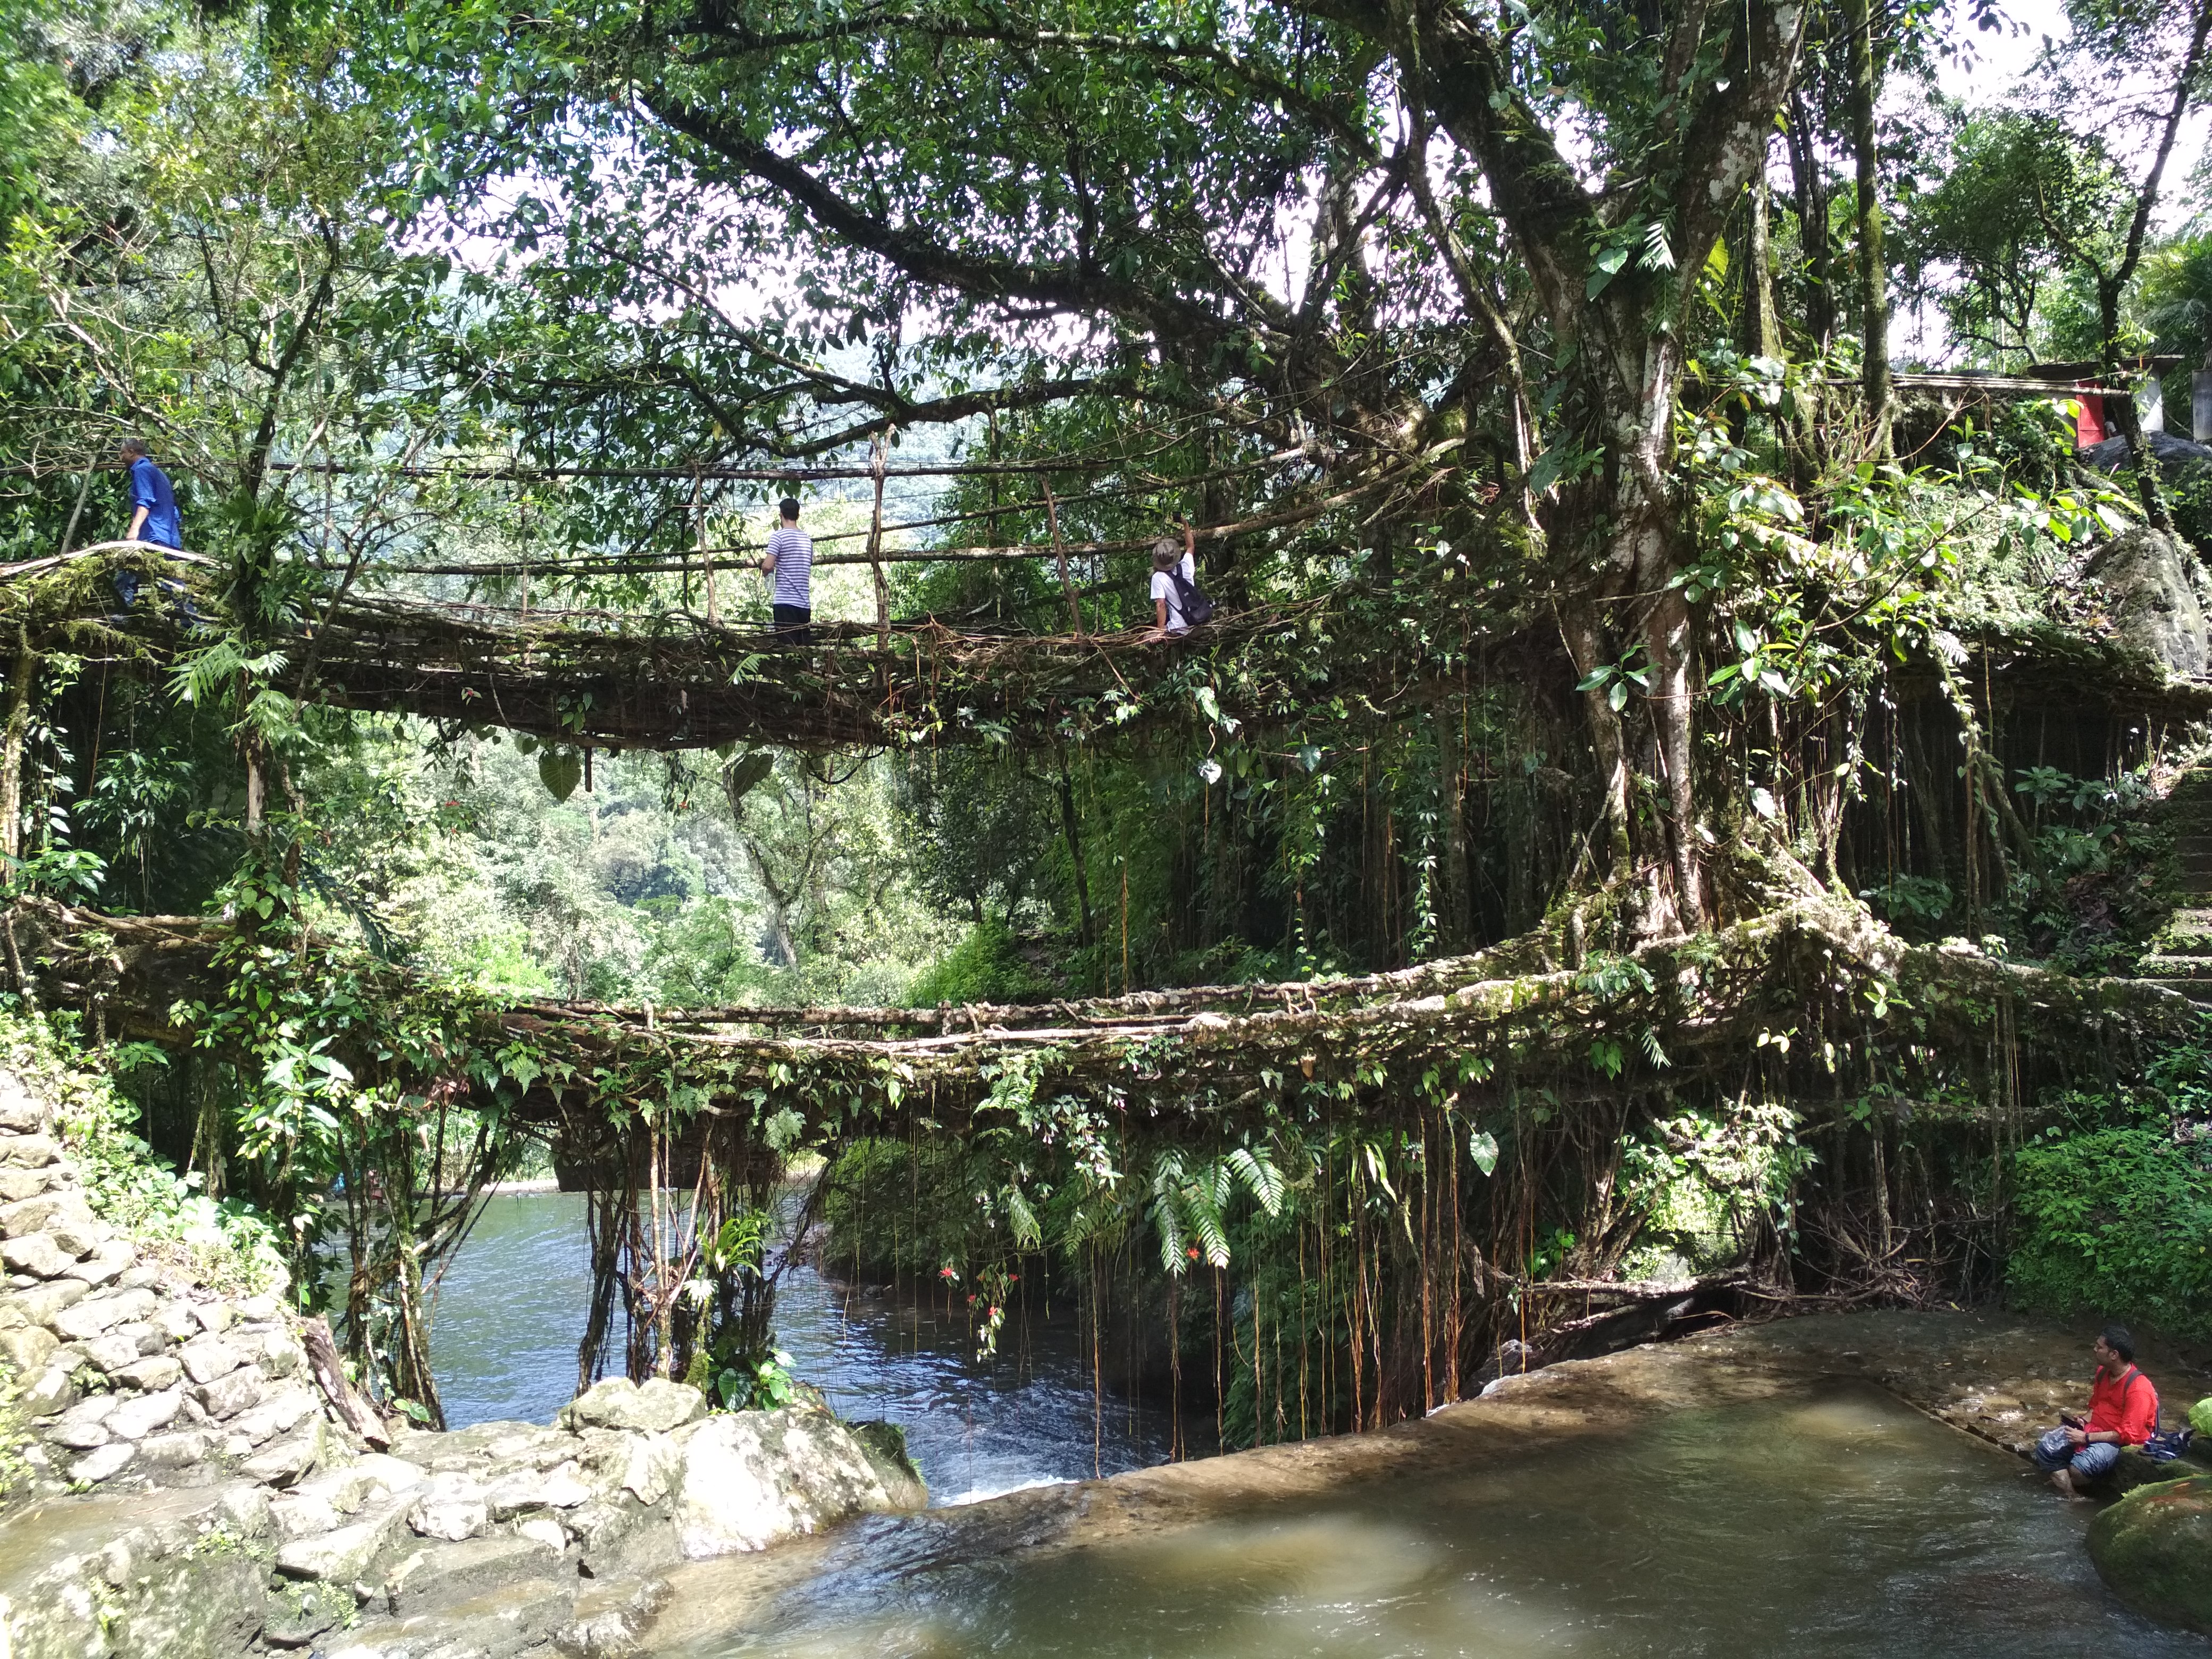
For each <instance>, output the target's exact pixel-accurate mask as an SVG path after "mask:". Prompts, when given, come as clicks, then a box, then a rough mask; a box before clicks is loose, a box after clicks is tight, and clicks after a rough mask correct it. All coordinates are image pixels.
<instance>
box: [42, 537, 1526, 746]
mask: <svg viewBox="0 0 2212 1659" xmlns="http://www.w3.org/2000/svg"><path fill="white" fill-rule="evenodd" d="M118 569H128V570H133V571H137V572H138V573H140V574H143V575H146V576H148V577H155V576H166V577H167V578H169V579H171V580H177V579H179V578H182V579H183V580H184V581H185V585H186V586H187V587H188V588H189V590H190V593H191V606H192V608H193V609H194V610H195V611H197V612H198V613H199V616H200V617H202V618H204V619H205V620H206V621H208V622H212V623H223V622H225V621H226V620H227V619H228V610H227V608H226V606H225V605H224V602H223V599H222V595H221V593H220V592H218V591H217V588H216V584H215V583H214V582H213V581H212V580H210V573H211V572H212V570H213V566H212V564H211V562H209V561H206V560H204V559H198V558H197V556H191V557H188V558H187V559H186V560H185V562H183V563H181V564H175V563H170V562H165V561H164V560H163V559H162V557H161V555H160V553H159V551H158V550H154V549H149V548H146V547H143V546H137V545H135V544H103V545H100V546H97V547H92V548H87V549H83V550H81V551H80V552H78V553H76V554H73V555H71V556H70V557H69V558H67V559H65V560H64V559H41V560H34V561H32V562H28V563H27V564H23V565H19V566H15V567H9V568H0V617H9V619H10V620H15V621H18V622H20V623H21V627H22V629H23V637H24V639H25V640H26V641H27V642H28V644H29V646H30V647H31V649H32V650H33V652H34V653H47V652H65V653H70V654H72V655H76V656H79V657H82V658H84V659H87V660H90V661H113V662H117V663H120V664H125V665H131V664H137V665H143V666H145V667H147V668H152V667H155V666H158V665H165V664H170V663H173V662H174V661H175V660H176V659H178V657H179V655H180V654H181V653H185V652H186V651H189V650H191V649H192V648H194V647H195V646H196V645H197V643H198V642H199V640H198V636H197V634H196V632H195V624H194V623H193V621H192V618H191V616H190V615H189V614H187V613H186V611H185V609H184V606H183V605H182V604H180V603H179V602H177V601H174V600H171V599H163V598H161V597H159V596H154V597H149V598H147V599H142V600H141V602H140V605H139V606H138V608H137V610H136V611H133V612H132V613H131V614H130V615H129V616H127V617H115V616H112V615H111V614H109V613H110V612H111V611H112V608H113V605H114V595H113V592H112V590H111V588H110V586H109V581H108V578H109V577H110V575H111V574H112V573H113V572H114V571H116V570H118ZM548 574H553V573H552V572H549V573H548ZM1341 625H1342V619H1341V618H1340V617H1338V616H1337V615H1336V614H1335V613H1334V610H1333V608H1332V607H1331V605H1329V604H1328V602H1327V601H1324V600H1310V601H1304V602H1300V603H1297V604H1290V605H1269V606H1261V607H1257V608H1255V609H1252V610H1249V611H1242V612H1236V613H1226V612H1225V613H1222V614H1221V615H1219V616H1218V617H1217V618H1216V619H1215V620H1214V621H1212V622H1211V623H1207V624H1206V627H1205V628H1204V629H1201V630H1199V631H1198V632H1197V633H1195V634H1194V635H1191V636H1190V637H1188V638H1187V639H1186V638H1179V639H1176V640H1172V641H1156V640H1153V639H1152V638H1150V637H1149V635H1147V634H1146V632H1144V631H1141V630H1129V631H1123V632H1118V633H1113V634H1088V633H1085V634H1072V635H975V634H963V633H958V632H956V631H955V630H953V629H949V628H947V627H945V626H943V625H942V624H940V623H938V622H936V621H935V620H933V619H928V618H925V619H922V620H921V621H896V620H890V619H888V618H886V620H885V621H884V622H883V623H880V624H878V625H870V624H867V623H817V625H816V626H815V627H814V629H813V630H812V631H813V635H814V643H813V644H812V645H811V646H809V647H795V646H793V645H792V644H790V643H789V642H787V641H780V640H778V639H777V638H776V637H775V635H772V634H769V633H763V632H762V631H760V630H759V629H758V627H757V625H746V626H731V625H727V624H724V623H720V622H717V621H714V620H712V619H710V618H708V617H703V616H700V615H698V614H696V613H695V612H693V611H688V610H677V609H671V610H668V611H660V612H658V613H653V614H623V613H616V612H611V611H572V610H548V609H545V608H543V607H540V608H539V609H537V610H534V611H533V610H531V609H529V608H527V607H526V606H524V607H513V608H510V607H504V606H495V605H462V604H445V603H439V602H435V601H431V600H427V599H411V598H404V597H400V596H397V595H392V594H377V593H363V592H356V591H353V590H350V589H346V588H340V589H339V590H337V592H335V593H334V594H332V595H330V596H327V597H326V598H325V599H319V600H318V601H316V602H315V606H314V608H313V611H312V612H311V613H310V614H308V615H307V616H305V617H303V618H302V619H301V622H300V623H299V624H298V625H297V626H296V627H295V628H292V629H289V630H280V631H279V632H278V633H277V634H276V635H275V636H273V637H269V638H264V639H262V640H260V641H258V648H260V649H263V650H278V651H282V652H283V653H284V655H285V659H286V660H285V665H284V667H283V670H282V671H280V672H279V673H278V675H277V677H276V681H275V682H274V684H276V688H277V689H278V690H283V691H284V692H286V693H287V694H288V695H289V696H293V697H295V698H297V699H300V700H301V701H307V702H320V703H325V704H327V705H330V706H331V707H334V708H351V709H358V710H362V711H363V712H367V713H373V714H410V715H416V716H420V717H421V718H422V719H425V720H435V721H439V722H441V723H443V724H445V725H447V726H460V727H466V726H478V727H500V728H504V729H506V730H508V731H513V732H525V733H528V734H530V735H532V736H534V737H536V738H539V739H540V740H542V741H544V742H546V743H554V744H582V745H592V746H600V747H607V748H611V749H635V748H645V749H653V750H674V749H715V748H720V747H722V746H724V745H726V744H732V743H744V742H749V743H763V744H775V745H779V746H782V747H787V748H793V749H800V750H845V749H855V748H867V747H880V746H884V745H888V744H894V743H918V742H925V741H927V742H951V743H959V742H981V741H990V742H993V743H1011V744H1017V745H1032V744H1053V743H1057V742H1060V741H1064V740H1065V738H1066V737H1068V736H1069V735H1073V734H1080V733H1083V732H1087V731H1091V730H1100V731H1112V730H1121V729H1125V728H1128V727H1131V726H1142V725H1144V724H1146V723H1148V722H1158V721H1161V720H1173V721H1174V722H1176V723H1177V724H1182V723H1187V722H1188V720H1189V719H1190V718H1191V697H1192V695H1193V693H1194V691H1195V690H1196V689H1197V688H1199V687H1200V686H1205V687H1207V688H1208V689H1209V690H1211V691H1212V693H1213V695H1214V696H1215V697H1216V698H1217V703H1216V707H1217V708H1219V709H1220V710H1221V711H1222V712H1223V713H1224V714H1231V715H1233V716H1234V717H1235V718H1237V720H1241V721H1243V723H1245V724H1246V725H1248V726H1255V727H1261V726H1269V725H1273V724H1279V723H1280V722H1281V721H1282V720H1284V719H1285V718H1286V717H1289V718H1295V717H1296V716H1297V714H1299V713H1300V712H1302V711H1304V710H1306V709H1308V708H1312V707H1314V706H1315V705H1316V703H1325V702H1329V701H1330V700H1332V699H1334V698H1337V697H1340V696H1342V697H1349V698H1352V699H1353V700H1354V701H1355V702H1364V704H1365V705H1366V706H1368V707H1371V708H1375V709H1376V710H1377V711H1378V712H1383V713H1387V712H1388V711H1389V710H1390V709H1391V708H1393V707H1394V706H1395V705H1397V704H1401V703H1404V704H1407V705H1409V706H1416V707H1418V706H1425V704H1426V703H1427V702H1430V701H1432V700H1433V699H1434V698H1435V697H1437V696H1442V695H1443V694H1444V693H1445V691H1446V690H1448V689H1449V684H1452V682H1451V680H1450V678H1449V676H1448V675H1447V674H1446V673H1445V671H1444V670H1443V668H1442V667H1440V666H1439V665H1436V664H1434V663H1430V662H1427V661H1425V659H1414V658H1403V657H1401V655H1399V654H1396V653H1390V652H1387V651H1386V652H1385V653H1383V654H1381V655H1379V656H1376V655H1371V654H1370V653H1364V652H1359V651H1355V652H1353V653H1352V665H1351V666H1350V667H1349V668H1348V669H1347V668H1345V667H1343V666H1342V665H1338V664H1337V663H1336V662H1335V660H1334V653H1331V652H1330V651H1328V650H1327V649H1324V648H1322V647H1326V646H1328V644H1329V643H1330V642H1331V641H1332V640H1333V639H1334V637H1335V635H1336V634H1337V633H1338V632H1339V631H1340V628H1341ZM1477 645H1478V646H1479V645H1480V641H1477ZM1492 648H1493V649H1497V648H1502V647H1492ZM1225 660H1226V661H1228V662H1230V663H1232V664H1233V665H1235V667H1236V668H1237V671H1236V672H1234V673H1229V674H1224V673H1220V672H1217V671H1216V665H1218V664H1219V663H1222V662H1223V661H1225Z"/></svg>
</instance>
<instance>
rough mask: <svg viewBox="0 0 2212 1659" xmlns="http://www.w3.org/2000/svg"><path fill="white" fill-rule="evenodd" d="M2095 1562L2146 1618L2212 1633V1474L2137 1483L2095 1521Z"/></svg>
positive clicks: (2091, 1532)
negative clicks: (2153, 1483) (2146, 1483)
mask: <svg viewBox="0 0 2212 1659" xmlns="http://www.w3.org/2000/svg"><path fill="white" fill-rule="evenodd" d="M2089 1559H2091V1560H2093V1561H2094V1562H2095V1563H2096V1564H2097V1571H2098V1574H2099V1575H2100V1577H2102V1578H2103V1579H2104V1581H2105V1583H2106V1585H2107V1586H2109V1587H2110V1588H2111V1589H2112V1594H2113V1595H2117V1596H2118V1597H2119V1598H2120V1600H2121V1601H2124V1602H2126V1603H2127V1604H2128V1606H2130V1607H2132V1608H2134V1609H2135V1610H2136V1612H2137V1613H2142V1615H2143V1616H2144V1617H2145V1618H2147V1619H2155V1620H2160V1622H2162V1623H2165V1624H2169V1625H2181V1626H2186V1627H2187V1628H2189V1629H2191V1630H2197V1631H2203V1632H2208V1633H2212V1475H2203V1474H2192V1475H2186V1476H2184V1477H2183V1478H2182V1479H2181V1480H2164V1481H2160V1482H2159V1483H2157V1484H2156V1485H2154V1486H2138V1487H2136V1489H2135V1490H2134V1491H2133V1492H2130V1493H2129V1494H2128V1495H2127V1496H2126V1497H2125V1498H2122V1499H2121V1500H2120V1501H2119V1502H2118V1503H2117V1504H2113V1505H2112V1507H2111V1508H2110V1509H2108V1510H2106V1511H2105V1512H2104V1513H2103V1514H2101V1515H2100V1516H2098V1517H2097V1518H2096V1519H2095V1520H2094V1521H2093V1522H2091V1523H2090V1526H2089Z"/></svg>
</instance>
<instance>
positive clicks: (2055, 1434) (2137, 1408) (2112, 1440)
mask: <svg viewBox="0 0 2212 1659" xmlns="http://www.w3.org/2000/svg"><path fill="white" fill-rule="evenodd" d="M2090 1352H2092V1353H2093V1354H2095V1355H2096V1356H2097V1374H2096V1376H2094V1377H2093V1378H2091V1379H2090V1383H2089V1420H2088V1421H2087V1422H2086V1423H2084V1422H2083V1421H2082V1420H2081V1419H2080V1418H2078V1417H2075V1415H2073V1413H2070V1412H2061V1413H2059V1414H2058V1419H2059V1421H2060V1422H2061V1423H2063V1424H2064V1425H2065V1426H2064V1427H2063V1428H2057V1429H2052V1430H2051V1431H2049V1432H2048V1433H2046V1434H2045V1435H2044V1437H2042V1439H2040V1440H2039V1441H2038V1442H2037V1443H2036V1446H2035V1454H2034V1455H2035V1467H2036V1468H2039V1469H2041V1470H2042V1471H2043V1472H2044V1473H2045V1474H2048V1475H2049V1476H2050V1477H2051V1485H2052V1486H2056V1487H2057V1488H2058V1490H2059V1491H2061V1492H2064V1493H2065V1494H2066V1495H2067V1496H2068V1497H2069V1498H2087V1496H2088V1495H2089V1494H2088V1493H2087V1492H2083V1491H2082V1490H2081V1486H2082V1485H2083V1484H2085V1483H2087V1482H2088V1481H2091V1480H2102V1479H2103V1478H2104V1477H2105V1476H2106V1475H2108V1474H2111V1473H2112V1467H2113V1465H2115V1464H2116V1463H2118V1462H2119V1461H2120V1448H2121V1447H2123V1446H2140V1445H2142V1443H2143V1442H2144V1441H2146V1440H2148V1439H2149V1438H2150V1437H2151V1436H2152V1435H2153V1434H2154V1433H2155V1432H2156V1431H2157V1429H2158V1390H2157V1389H2154V1388H2153V1387H2152V1386H2151V1381H2150V1378H2148V1377H2147V1376H2144V1375H2143V1374H2142V1372H2141V1371H2139V1370H2136V1348H2135V1341H2134V1340H2133V1339H2132V1338H2131V1337H2130V1336H2129V1334H2128V1331H2127V1327H2126V1326H2124V1325H2107V1326H2106V1327H2105V1329H2104V1332H2103V1334H2101V1335H2100V1336H2099V1337H2098V1338H2097V1340H2096V1344H2095V1346H2093V1347H2092V1348H2091V1349H2090Z"/></svg>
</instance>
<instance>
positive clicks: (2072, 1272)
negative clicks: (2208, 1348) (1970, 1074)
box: [2007, 1118, 2212, 1341]
mask: <svg viewBox="0 0 2212 1659" xmlns="http://www.w3.org/2000/svg"><path fill="white" fill-rule="evenodd" d="M2208 1153H2212V1145H2208V1143H2207V1142H2206V1141H2205V1140H2203V1139H2200V1138H2199V1137H2198V1135H2197V1133H2196V1126H2195V1125H2194V1124H2192V1123H2191V1121H2189V1120H2188V1119H2185V1118H2178V1119H2175V1120H2172V1121H2156V1120H2152V1121H2148V1122H2145V1123H2141V1124H2137V1125H2134V1126H2130V1127H2112V1128H2100V1129H2090V1130H2086V1131H2083V1132H2081V1133H2074V1134H2059V1133H2057V1132H2055V1131H2054V1132H2052V1133H2051V1136H2050V1137H2049V1138H2047V1139H2042V1140H2038V1141H2034V1142H2031V1143H2030V1144H2029V1145H2027V1146H2023V1147H2022V1148H2021V1150H2020V1152H2019V1154H2018V1155H2017V1157H2016V1158H2015V1161H2014V1168H2015V1175H2016V1179H2017V1194H2016V1197H2015V1210H2016V1217H2017V1230H2016V1232H2015V1242H2014V1248H2013V1253H2012V1258H2011V1261H2009V1263H2008V1267H2007V1278H2008V1285H2009V1288H2010V1291H2011V1294H2012V1297H2013V1299H2014V1300H2015V1302H2016V1303H2018V1304H2020V1305H2021V1306H2022V1307H2026V1308H2031V1309H2036V1310H2041V1311H2044V1312H2047V1313H2053V1314H2075V1313H2082V1312H2088V1313H2094V1314H2098V1315H2102V1316H2111V1317H2114V1318H2121V1319H2129V1320H2134V1321H2139V1322H2143V1323H2146V1324H2148V1325H2152V1326H2154V1327H2156V1328H2158V1329H2159V1330H2160V1331H2162V1332H2164V1333H2165V1334H2166V1335H2168V1336H2172V1337H2179V1338H2183V1339H2185V1340H2200V1341H2201V1340H2205V1339H2207V1338H2212V1168H2208Z"/></svg>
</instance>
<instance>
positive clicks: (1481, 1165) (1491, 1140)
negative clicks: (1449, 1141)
mask: <svg viewBox="0 0 2212 1659" xmlns="http://www.w3.org/2000/svg"><path fill="white" fill-rule="evenodd" d="M1467 1155H1468V1157H1469V1158H1473V1159H1474V1167H1475V1168H1476V1169H1478V1170H1481V1171H1482V1172H1483V1174H1485V1175H1492V1174H1495V1173H1496V1172H1497V1169H1498V1137H1497V1136H1496V1135H1494V1134H1492V1133H1490V1131H1489V1130H1487V1129H1477V1130H1476V1131H1475V1132H1474V1133H1473V1134H1471V1135H1469V1136H1468V1138H1467Z"/></svg>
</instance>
